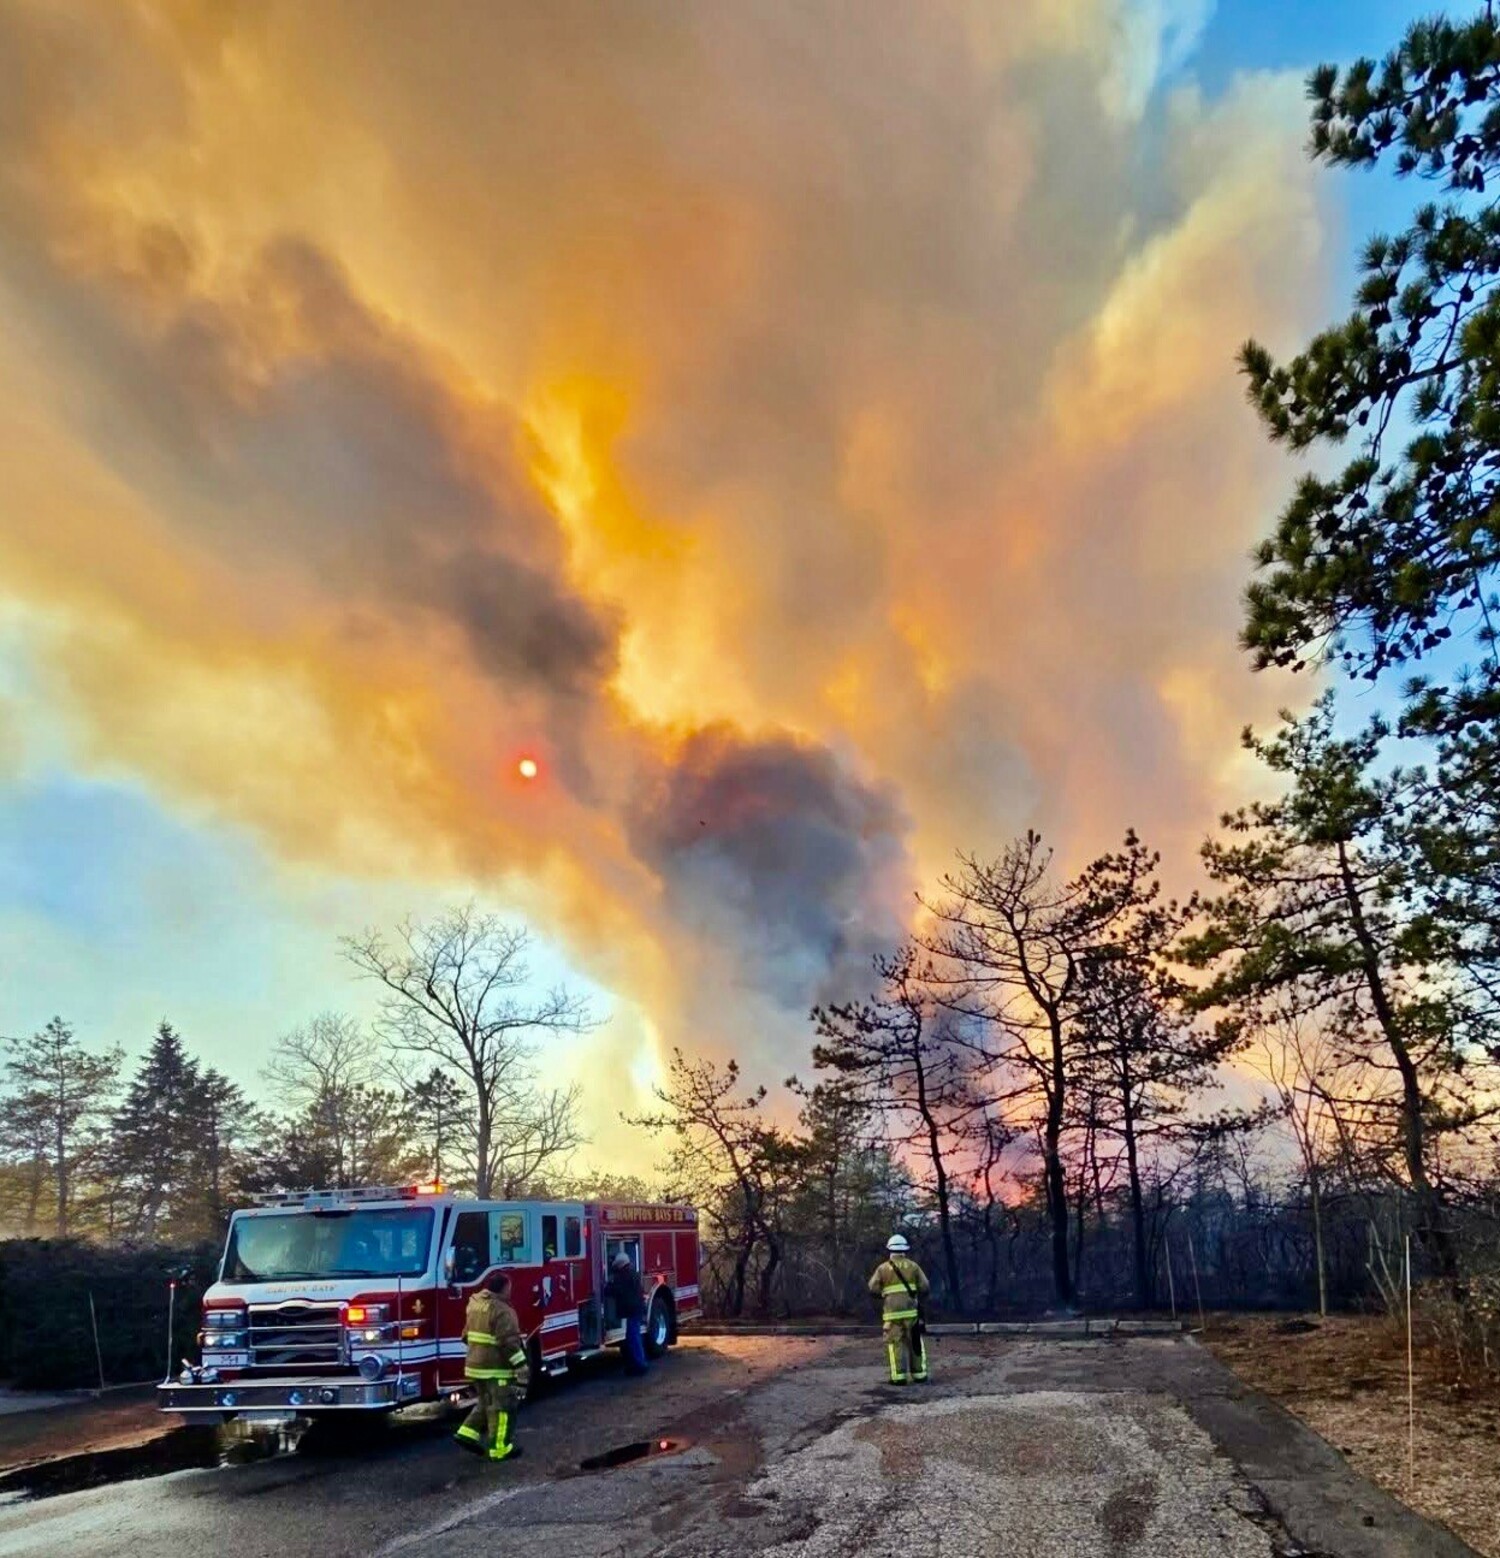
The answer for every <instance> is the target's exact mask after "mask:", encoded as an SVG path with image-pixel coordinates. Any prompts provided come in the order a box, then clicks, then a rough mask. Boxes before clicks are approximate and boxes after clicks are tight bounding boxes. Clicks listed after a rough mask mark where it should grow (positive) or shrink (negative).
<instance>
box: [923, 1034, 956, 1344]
mask: <svg viewBox="0 0 1500 1558" xmlns="http://www.w3.org/2000/svg"><path fill="white" fill-rule="evenodd" d="M912 1065H913V1069H914V1070H915V1073H916V1083H917V1111H918V1113H919V1114H920V1115H921V1117H922V1123H923V1124H924V1125H925V1126H926V1127H927V1152H928V1156H929V1157H930V1158H931V1159H932V1173H933V1181H934V1185H935V1187H936V1192H937V1204H938V1232H939V1233H940V1234H941V1236H942V1241H943V1263H944V1266H945V1267H946V1270H947V1276H948V1301H949V1303H950V1304H952V1306H953V1308H954V1310H955V1311H956V1312H957V1313H958V1314H962V1313H963V1307H964V1301H963V1287H962V1284H961V1283H960V1281H959V1276H958V1251H957V1250H956V1249H955V1248H954V1247H953V1223H952V1219H951V1217H950V1215H949V1206H948V1170H947V1168H946V1167H945V1165H944V1163H943V1138H942V1133H941V1132H940V1131H939V1129H938V1123H937V1120H936V1119H935V1118H934V1117H933V1114H932V1109H931V1107H930V1106H929V1104H928V1102H927V1073H926V1071H925V1070H924V1068H923V1066H922V1055H921V1050H920V1049H915V1050H914V1051H913V1055H912Z"/></svg>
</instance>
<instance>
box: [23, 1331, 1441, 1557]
mask: <svg viewBox="0 0 1500 1558" xmlns="http://www.w3.org/2000/svg"><path fill="white" fill-rule="evenodd" d="M932 1345H933V1359H934V1364H935V1379H934V1382H933V1383H932V1384H931V1385H929V1386H926V1387H922V1388H917V1387H911V1388H908V1389H905V1390H897V1389H893V1388H892V1387H890V1386H888V1385H885V1384H883V1383H882V1382H881V1372H882V1371H881V1364H882V1358H881V1354H880V1348H879V1344H878V1341H877V1339H876V1337H875V1336H874V1334H873V1333H872V1334H871V1335H870V1336H868V1337H823V1338H816V1339H807V1338H782V1337H704V1338H699V1339H696V1340H692V1341H689V1342H687V1343H686V1344H685V1345H684V1346H683V1347H682V1348H680V1349H679V1350H678V1351H677V1352H675V1353H674V1354H673V1355H672V1356H671V1357H669V1358H668V1359H667V1360H666V1361H665V1362H664V1363H663V1364H662V1365H659V1366H658V1367H657V1369H656V1370H654V1371H653V1377H651V1378H649V1379H647V1380H644V1381H626V1380H624V1379H622V1378H621V1377H620V1376H619V1375H618V1373H617V1372H615V1371H614V1370H613V1369H601V1370H596V1371H594V1372H593V1374H591V1375H590V1376H588V1377H585V1378H584V1379H582V1380H580V1381H578V1382H576V1383H573V1384H569V1385H566V1386H564V1387H563V1388H561V1389H560V1390H558V1391H557V1392H556V1394H554V1395H553V1396H552V1397H551V1398H550V1399H548V1400H546V1401H544V1402H542V1403H541V1404H540V1405H538V1406H537V1407H535V1408H532V1409H528V1411H527V1413H526V1414H525V1415H524V1416H523V1419H522V1427H521V1436H520V1437H521V1441H522V1443H523V1444H524V1445H525V1447H526V1451H527V1453H526V1456H525V1458H524V1459H522V1460H521V1461H519V1462H516V1463H506V1464H504V1465H501V1466H489V1465H486V1464H484V1463H482V1462H475V1461H473V1460H470V1459H468V1458H464V1457H460V1456H459V1455H458V1453H457V1452H456V1451H454V1450H453V1449H452V1447H451V1446H450V1445H449V1443H448V1442H447V1431H446V1426H445V1425H442V1424H433V1425H428V1426H427V1427H425V1428H424V1427H422V1426H420V1425H415V1426H401V1427H397V1426H393V1427H392V1428H391V1430H390V1431H389V1432H388V1433H386V1434H384V1435H383V1436H377V1437H376V1438H375V1439H373V1440H371V1441H369V1442H366V1443H362V1444H348V1445H342V1446H339V1445H335V1446H333V1447H330V1446H329V1445H328V1444H327V1443H326V1442H325V1443H323V1444H321V1445H318V1446H312V1447H310V1448H309V1449H308V1450H307V1451H305V1452H304V1453H301V1454H298V1455H294V1456H287V1457H282V1458H280V1459H277V1460H274V1461H268V1462H264V1463H261V1464H256V1465H247V1466H237V1467H228V1468H224V1469H215V1470H197V1471H183V1472H180V1473H177V1474H175V1475H172V1476H168V1477H159V1478H155V1479H151V1480H145V1481H134V1482H127V1483H122V1484H119V1485H117V1486H113V1487H108V1488H100V1489H94V1490H89V1491H86V1492H80V1493H72V1494H66V1495H63V1496H60V1497H56V1498H50V1499H46V1500H42V1501H38V1502H32V1503H24V1502H23V1503H14V1504H11V1505H10V1506H8V1507H5V1508H0V1555H6V1554H37V1555H40V1554H43V1553H48V1554H53V1553H60V1552H65V1553H68V1554H69V1555H70V1558H96V1555H97V1558H104V1555H106V1554H107V1555H108V1558H118V1554H119V1552H120V1551H121V1550H122V1549H125V1550H130V1549H133V1550H135V1551H138V1552H141V1553H150V1554H152V1555H153V1558H179V1555H180V1558H189V1555H191V1558H201V1555H202V1554H203V1553H205V1552H209V1551H212V1552H215V1553H216V1554H220V1555H222V1558H260V1555H262V1554H263V1555H265V1558H272V1555H275V1558H298V1555H302V1554H306V1555H308V1558H313V1555H316V1558H331V1555H341V1554H348V1555H351V1558H352V1555H356V1554H358V1555H366V1554H371V1553H376V1554H380V1555H382V1558H396V1555H398V1554H405V1553H412V1554H416V1553H418V1552H421V1551H431V1550H440V1551H441V1552H442V1553H443V1555H444V1558H480V1555H485V1558H490V1555H493V1554H494V1553H495V1552H496V1551H498V1550H501V1549H503V1548H508V1547H511V1546H513V1545H514V1544H515V1543H516V1542H519V1541H524V1542H525V1543H526V1545H527V1546H528V1547H529V1548H535V1549H536V1550H538V1551H543V1552H545V1553H547V1554H548V1555H549V1558H617V1555H618V1558H624V1555H626V1554H629V1555H631V1558H640V1555H642V1554H656V1555H660V1558H731V1555H733V1558H749V1555H754V1554H767V1555H773V1558H845V1555H847V1558H860V1555H868V1558H884V1555H890V1558H989V1555H995V1558H1001V1555H1003V1558H1208V1555H1214V1558H1293V1555H1319V1558H1331V1555H1337V1558H1460V1555H1463V1554H1466V1553H1468V1552H1469V1549H1468V1548H1466V1547H1464V1546H1463V1545H1462V1544H1461V1543H1459V1542H1457V1541H1456V1540H1455V1539H1454V1538H1452V1537H1450V1536H1448V1535H1447V1534H1446V1533H1445V1532H1442V1531H1440V1530H1438V1529H1436V1528H1435V1527H1432V1526H1430V1525H1427V1524H1426V1523H1424V1522H1422V1521H1421V1520H1419V1519H1418V1518H1417V1517H1416V1516H1414V1515H1412V1514H1410V1513H1409V1512H1408V1511H1406V1510H1404V1509H1403V1508H1402V1507H1401V1506H1400V1505H1398V1504H1396V1503H1394V1502H1393V1501H1392V1500H1391V1499H1389V1498H1388V1497H1387V1496H1386V1495H1385V1494H1383V1493H1381V1492H1380V1491H1379V1490H1378V1489H1376V1488H1374V1487H1373V1486H1372V1485H1370V1484H1369V1483H1367V1482H1364V1481H1363V1480H1362V1479H1360V1478H1359V1477H1357V1476H1355V1475H1354V1473H1353V1472H1351V1471H1350V1469H1349V1468H1348V1466H1347V1465H1346V1464H1345V1462H1344V1461H1343V1459H1342V1458H1341V1457H1340V1456H1339V1455H1338V1454H1336V1453H1335V1452H1334V1451H1333V1450H1331V1449H1330V1448H1329V1447H1328V1446H1327V1445H1325V1444H1324V1443H1323V1441H1322V1440H1320V1439H1318V1438H1317V1437H1316V1436H1315V1435H1313V1434H1311V1433H1310V1432H1309V1431H1308V1430H1306V1429H1304V1428H1302V1427H1301V1425H1300V1424H1298V1423H1297V1422H1296V1421H1295V1420H1294V1419H1292V1418H1291V1417H1289V1416H1288V1415H1287V1414H1286V1413H1284V1412H1283V1411H1281V1409H1280V1408H1278V1407H1276V1406H1274V1405H1272V1404H1271V1403H1269V1402H1267V1401H1265V1400H1264V1399H1263V1398H1261V1397H1259V1396H1257V1395H1255V1394H1254V1393H1253V1392H1251V1391H1249V1390H1247V1389H1246V1388H1245V1387H1243V1386H1242V1385H1240V1384H1239V1382H1238V1381H1237V1380H1236V1379H1235V1378H1234V1376H1233V1375H1232V1374H1230V1373H1229V1372H1228V1371H1227V1370H1226V1369H1224V1368H1223V1366H1222V1365H1220V1364H1219V1363H1218V1362H1217V1361H1216V1360H1214V1359H1213V1358H1212V1357H1211V1356H1209V1354H1208V1353H1206V1352H1205V1351H1204V1350H1203V1349H1202V1348H1200V1347H1198V1346H1196V1345H1195V1344H1194V1343H1193V1342H1192V1341H1190V1340H1189V1339H1187V1338H1183V1337H1138V1338H1112V1339H1098V1340H1094V1339H1091V1340H1082V1341H1068V1340H1055V1339H1045V1338H1036V1337H1025V1336H1021V1337H989V1336H985V1337H975V1336H969V1337H945V1338H942V1339H940V1340H938V1341H935V1342H934V1343H933V1344H932ZM660 1437H668V1438H670V1439H671V1440H672V1441H673V1445H672V1450H671V1453H668V1454H665V1455H662V1454H655V1455H651V1456H649V1457H646V1458H644V1459H641V1460H638V1461H634V1462H631V1463H629V1464H625V1465H622V1466H619V1467H617V1468H616V1469H614V1470H610V1471H605V1472H598V1473H591V1472H586V1471H583V1470H582V1469H581V1468H580V1462H581V1461H583V1460H585V1459H587V1458H589V1457H590V1456H591V1455H596V1454H598V1453H599V1452H600V1451H602V1450H606V1449H608V1448H610V1447H612V1446H618V1445H623V1444H626V1443H631V1442H637V1441H642V1440H645V1439H659V1438H660Z"/></svg>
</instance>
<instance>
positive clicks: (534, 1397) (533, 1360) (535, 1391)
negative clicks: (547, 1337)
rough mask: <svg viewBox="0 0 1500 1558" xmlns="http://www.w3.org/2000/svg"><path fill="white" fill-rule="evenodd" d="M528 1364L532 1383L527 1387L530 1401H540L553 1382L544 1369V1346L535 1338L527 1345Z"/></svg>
mask: <svg viewBox="0 0 1500 1558" xmlns="http://www.w3.org/2000/svg"><path fill="white" fill-rule="evenodd" d="M526 1362H527V1366H528V1367H529V1368H530V1370H531V1383H530V1384H529V1385H528V1386H527V1387H526V1399H527V1400H528V1401H540V1400H541V1398H542V1397H543V1396H545V1395H546V1394H547V1391H548V1389H549V1388H550V1387H551V1384H552V1380H551V1378H550V1377H549V1376H548V1374H547V1371H546V1369H544V1368H543V1367H542V1344H541V1341H540V1340H539V1339H538V1338H537V1337H535V1336H533V1337H532V1338H531V1340H530V1341H529V1342H527V1344H526Z"/></svg>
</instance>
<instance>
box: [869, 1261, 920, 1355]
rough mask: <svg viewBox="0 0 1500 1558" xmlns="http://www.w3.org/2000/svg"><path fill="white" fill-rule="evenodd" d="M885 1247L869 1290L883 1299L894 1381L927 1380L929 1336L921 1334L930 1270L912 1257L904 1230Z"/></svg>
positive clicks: (882, 1315)
mask: <svg viewBox="0 0 1500 1558" xmlns="http://www.w3.org/2000/svg"><path fill="white" fill-rule="evenodd" d="M885 1247H886V1251H887V1255H886V1259H885V1260H883V1261H881V1263H880V1264H879V1265H878V1266H877V1267H876V1268H875V1275H874V1276H873V1277H871V1278H870V1291H871V1292H872V1293H873V1294H874V1295H875V1296H876V1297H877V1298H878V1299H879V1300H880V1306H881V1319H882V1321H883V1324H884V1329H885V1356H886V1361H887V1362H888V1363H889V1364H890V1366H891V1384H893V1385H907V1384H911V1383H913V1382H915V1383H917V1384H925V1383H926V1382H927V1378H928V1375H927V1338H926V1337H925V1336H924V1335H923V1334H922V1331H923V1327H922V1300H923V1299H924V1298H926V1297H927V1294H928V1292H929V1286H928V1282H927V1274H926V1273H925V1272H924V1271H923V1270H922V1268H921V1267H920V1266H919V1265H918V1264H917V1263H916V1261H914V1260H913V1259H912V1258H911V1255H910V1254H909V1251H910V1249H911V1246H910V1245H909V1244H908V1243H907V1242H906V1237H905V1235H904V1234H899V1233H897V1234H892V1235H891V1237H890V1238H889V1239H887V1240H886V1245H885Z"/></svg>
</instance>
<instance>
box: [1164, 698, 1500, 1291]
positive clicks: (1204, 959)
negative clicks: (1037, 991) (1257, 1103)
mask: <svg viewBox="0 0 1500 1558" xmlns="http://www.w3.org/2000/svg"><path fill="white" fill-rule="evenodd" d="M1381 737H1382V732H1381V731H1380V729H1379V728H1378V727H1375V728H1372V729H1370V730H1368V731H1366V732H1364V733H1362V734H1360V735H1358V736H1355V737H1353V738H1349V739H1341V738H1340V737H1338V736H1337V735H1336V734H1335V731H1334V728H1333V708H1332V699H1331V697H1326V698H1325V699H1324V700H1323V702H1322V703H1321V704H1320V705H1319V706H1318V707H1317V709H1316V710H1315V711H1314V712H1313V713H1312V714H1311V715H1310V716H1309V717H1308V718H1307V719H1306V720H1305V721H1303V722H1302V723H1301V724H1298V723H1296V722H1294V721H1292V720H1291V719H1290V717H1287V719H1286V723H1285V724H1284V726H1283V728H1282V729H1281V731H1280V732H1278V734H1277V735H1276V736H1274V737H1273V738H1271V739H1270V740H1257V739H1255V738H1253V737H1251V736H1250V735H1249V734H1248V733H1247V735H1246V742H1247V744H1248V745H1249V747H1250V748H1251V750H1253V751H1254V752H1255V753H1256V754H1257V755H1258V756H1259V757H1260V758H1261V759H1262V760H1263V761H1264V762H1265V763H1266V764H1267V765H1268V766H1269V767H1270V768H1271V770H1272V771H1273V772H1275V773H1277V774H1280V775H1283V776H1284V777H1285V779H1286V781H1287V785H1288V788H1287V790H1286V793H1285V795H1284V796H1283V797H1282V798H1281V799H1279V800H1276V801H1272V802H1263V803H1258V804H1256V805H1254V806H1251V807H1249V808H1246V809H1243V810H1241V811H1239V812H1236V813H1234V814H1233V815H1232V816H1230V817H1227V818H1226V819H1225V825H1226V829H1227V832H1228V834H1229V837H1228V838H1226V839H1222V840H1211V841H1210V842H1209V843H1207V844H1206V845H1205V846H1204V851H1203V855H1204V861H1205V864H1206V865H1207V868H1208V872H1209V875H1210V876H1211V877H1212V878H1213V879H1214V881H1215V882H1217V883H1219V884H1220V885H1221V886H1222V887H1223V888H1224V889H1225V891H1224V892H1223V893H1222V895H1221V896H1219V897H1217V898H1214V899H1211V900H1209V901H1207V902H1205V903H1203V904H1201V905H1200V907H1201V909H1202V911H1203V913H1204V915H1205V917H1206V924H1205V927H1204V928H1203V929H1201V930H1200V931H1199V932H1198V933H1196V934H1195V935H1193V936H1192V937H1190V938H1188V939H1187V940H1186V941H1185V942H1184V943H1183V953H1184V956H1185V957H1186V958H1187V959H1188V961H1189V962H1190V963H1191V964H1193V965H1195V966H1198V967H1202V968H1207V969H1209V970H1210V971H1211V972H1212V976H1213V977H1212V979H1211V981H1210V982H1209V984H1208V985H1207V986H1206V987H1205V988H1204V989H1202V990H1201V991H1200V992H1199V995H1198V1001H1199V1003H1200V1004H1201V1005H1203V1006H1204V1007H1210V1006H1218V1007H1221V1008H1224V1009H1226V1010H1227V1011H1228V1012H1229V1013H1231V1022H1235V1021H1237V1022H1239V1023H1242V1024H1243V1023H1253V1022H1255V1021H1256V1020H1257V1018H1258V1017H1259V1016H1261V1015H1262V1014H1263V1013H1264V1012H1265V1011H1266V1009H1267V1003H1272V1004H1274V1007H1275V1008H1276V1009H1277V1010H1279V1011H1282V1012H1287V1011H1290V1012H1291V1013H1293V1014H1294V1015H1297V1016H1306V1017H1309V1018H1311V1019H1313V1020H1315V1021H1316V1022H1317V1024H1318V1025H1319V1027H1320V1029H1321V1031H1322V1032H1323V1033H1324V1034H1325V1035H1327V1036H1328V1037H1329V1038H1330V1039H1331V1040H1336V1041H1337V1042H1338V1043H1339V1044H1341V1045H1343V1046H1345V1047H1346V1049H1347V1051H1348V1053H1349V1054H1350V1055H1351V1056H1354V1057H1357V1058H1360V1059H1363V1060H1366V1061H1368V1062H1369V1063H1371V1064H1374V1065H1378V1066H1382V1067H1384V1068H1386V1069H1387V1070H1390V1071H1393V1072H1394V1073H1395V1076H1396V1078H1397V1080H1398V1083H1399V1099H1400V1103H1399V1106H1398V1119H1399V1136H1400V1162H1401V1164H1402V1170H1403V1173H1404V1176H1405V1179H1406V1183H1407V1185H1408V1187H1409V1189H1410V1192H1411V1195H1412V1197H1413V1200H1414V1202H1415V1207H1416V1213H1417V1231H1418V1233H1419V1235H1420V1236H1421V1238H1422V1239H1423V1241H1424V1243H1425V1244H1426V1246H1427V1247H1428V1249H1429V1250H1430V1251H1431V1253H1432V1254H1433V1256H1434V1258H1435V1260H1436V1261H1437V1263H1438V1265H1439V1267H1440V1268H1441V1270H1442V1271H1443V1272H1444V1273H1445V1275H1447V1276H1448V1277H1450V1278H1454V1277H1455V1276H1456V1273H1457V1253H1456V1250H1455V1248H1454V1244H1453V1239H1452V1234H1451V1228H1450V1220H1449V1217H1448V1215H1447V1210H1446V1208H1445V1205H1444V1201H1443V1197H1442V1195H1441V1187H1440V1185H1439V1183H1438V1180H1437V1177H1436V1166H1435V1165H1436V1159H1435V1145H1436V1140H1437V1138H1438V1137H1439V1136H1441V1135H1442V1134H1444V1133H1446V1132H1450V1131H1454V1130H1458V1129H1461V1128H1462V1127H1463V1126H1465V1125H1467V1124H1469V1123H1472V1121H1473V1119H1474V1118H1475V1114H1474V1106H1473V1100H1472V1096H1471V1088H1470V1073H1471V1069H1472V1066H1473V1064H1474V1062H1475V1061H1476V1059H1479V1058H1482V1056H1483V1053H1484V1051H1485V1049H1486V1047H1487V1046H1489V1045H1491V1043H1492V1039H1491V1035H1490V1029H1489V1025H1488V1022H1487V1018H1486V1014H1485V1013H1484V1012H1483V1010H1481V1009H1476V1007H1475V1005H1474V1003H1473V1002H1472V1001H1470V1000H1466V999H1465V995H1464V991H1463V988H1462V986H1461V985H1460V984H1459V983H1457V982H1455V981H1454V980H1453V979H1452V978H1451V977H1449V974H1450V971H1449V970H1446V969H1445V968H1444V967H1443V966H1442V964H1441V963H1440V962H1439V961H1437V960H1436V958H1435V952H1434V945H1433V941H1432V937H1431V934H1430V927H1429V925H1428V923H1427V921H1426V919H1425V916H1424V915H1423V914H1421V913H1420V912H1419V910H1418V908H1417V907H1416V904H1415V901H1414V897H1413V893H1412V890H1411V885H1410V881H1409V873H1408V868H1407V865H1406V862H1405V855H1404V851H1403V849H1402V847H1401V846H1402V839H1401V836H1400V821H1399V819H1400V817H1401V808H1400V807H1399V806H1398V805H1397V804H1396V803H1395V801H1394V799H1393V792H1394V791H1396V790H1397V789H1398V788H1399V786H1400V785H1401V784H1402V782H1403V781H1402V778H1401V776H1400V775H1385V776H1381V775H1379V774H1378V773H1377V772H1376V771H1375V769H1374V763H1375V759H1376V756H1377V754H1378V752H1379V748H1380V742H1381Z"/></svg>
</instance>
